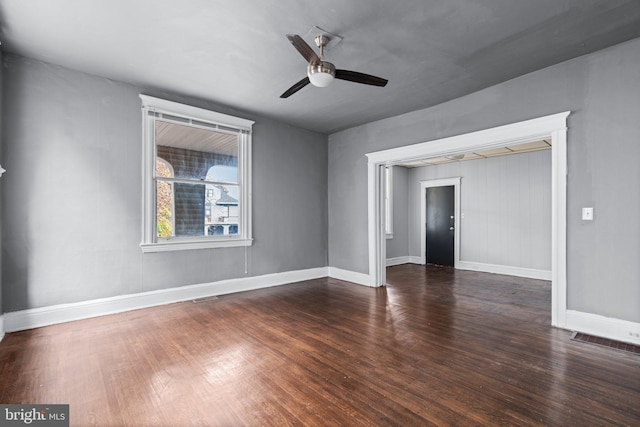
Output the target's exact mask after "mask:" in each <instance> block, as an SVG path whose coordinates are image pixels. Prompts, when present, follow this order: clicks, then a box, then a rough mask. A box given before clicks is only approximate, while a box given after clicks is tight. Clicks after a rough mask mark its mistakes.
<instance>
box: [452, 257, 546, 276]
mask: <svg viewBox="0 0 640 427" xmlns="http://www.w3.org/2000/svg"><path fill="white" fill-rule="evenodd" d="M456 268H459V269H460V270H473V271H482V272H484V273H495V274H506V275H508V276H518V277H526V278H529V279H540V280H551V271H550V270H536V269H534V268H522V267H510V266H508V265H496V264H484V263H481V262H469V261H460V262H459V263H458V266H457V267H456Z"/></svg>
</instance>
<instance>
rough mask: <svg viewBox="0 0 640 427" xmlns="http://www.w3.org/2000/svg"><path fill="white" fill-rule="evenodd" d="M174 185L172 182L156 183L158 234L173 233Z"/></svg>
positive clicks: (167, 235) (168, 235)
mask: <svg viewBox="0 0 640 427" xmlns="http://www.w3.org/2000/svg"><path fill="white" fill-rule="evenodd" d="M173 218H174V216H173V186H172V185H171V183H170V182H166V181H158V182H157V183H156V230H157V231H156V233H157V234H156V235H157V236H158V237H171V236H172V235H173Z"/></svg>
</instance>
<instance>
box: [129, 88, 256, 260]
mask: <svg viewBox="0 0 640 427" xmlns="http://www.w3.org/2000/svg"><path fill="white" fill-rule="evenodd" d="M141 98H142V100H143V110H144V120H145V127H144V129H145V132H144V147H145V148H144V154H145V159H144V161H145V202H144V205H145V208H144V228H143V242H142V244H141V246H142V248H143V250H144V251H149V252H152V251H163V250H176V249H196V248H199V247H203V248H206V247H228V246H248V245H250V244H251V226H250V224H251V218H250V214H251V210H250V202H251V199H250V184H251V180H250V165H251V158H250V154H251V152H250V142H251V133H250V130H251V125H252V124H253V122H251V121H248V120H244V119H239V118H235V117H231V116H226V115H223V114H219V113H214V112H211V111H207V110H202V109H199V108H194V107H189V106H185V105H183V104H177V103H173V102H170V101H164V100H160V99H157V98H152V97H148V96H145V95H141ZM221 119H222V120H221ZM207 120H208V121H207ZM238 125H240V126H238Z"/></svg>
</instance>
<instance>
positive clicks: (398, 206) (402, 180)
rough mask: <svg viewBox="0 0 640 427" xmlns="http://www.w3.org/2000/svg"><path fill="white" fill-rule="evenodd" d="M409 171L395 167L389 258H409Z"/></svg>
mask: <svg viewBox="0 0 640 427" xmlns="http://www.w3.org/2000/svg"><path fill="white" fill-rule="evenodd" d="M408 179H409V170H408V169H407V168H403V167H400V166H393V239H387V258H398V257H406V256H409V222H408V218H409V216H408V215H409V198H408V197H409V181H408Z"/></svg>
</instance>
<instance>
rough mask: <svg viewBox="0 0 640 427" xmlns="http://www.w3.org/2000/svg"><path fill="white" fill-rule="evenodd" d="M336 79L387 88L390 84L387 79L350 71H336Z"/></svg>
mask: <svg viewBox="0 0 640 427" xmlns="http://www.w3.org/2000/svg"><path fill="white" fill-rule="evenodd" d="M336 79H340V80H348V81H350V82H355V83H362V84H365V85H372V86H381V87H384V86H386V85H387V82H388V80H387V79H383V78H380V77H376V76H372V75H370V74H364V73H358V72H357V71H349V70H336Z"/></svg>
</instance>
